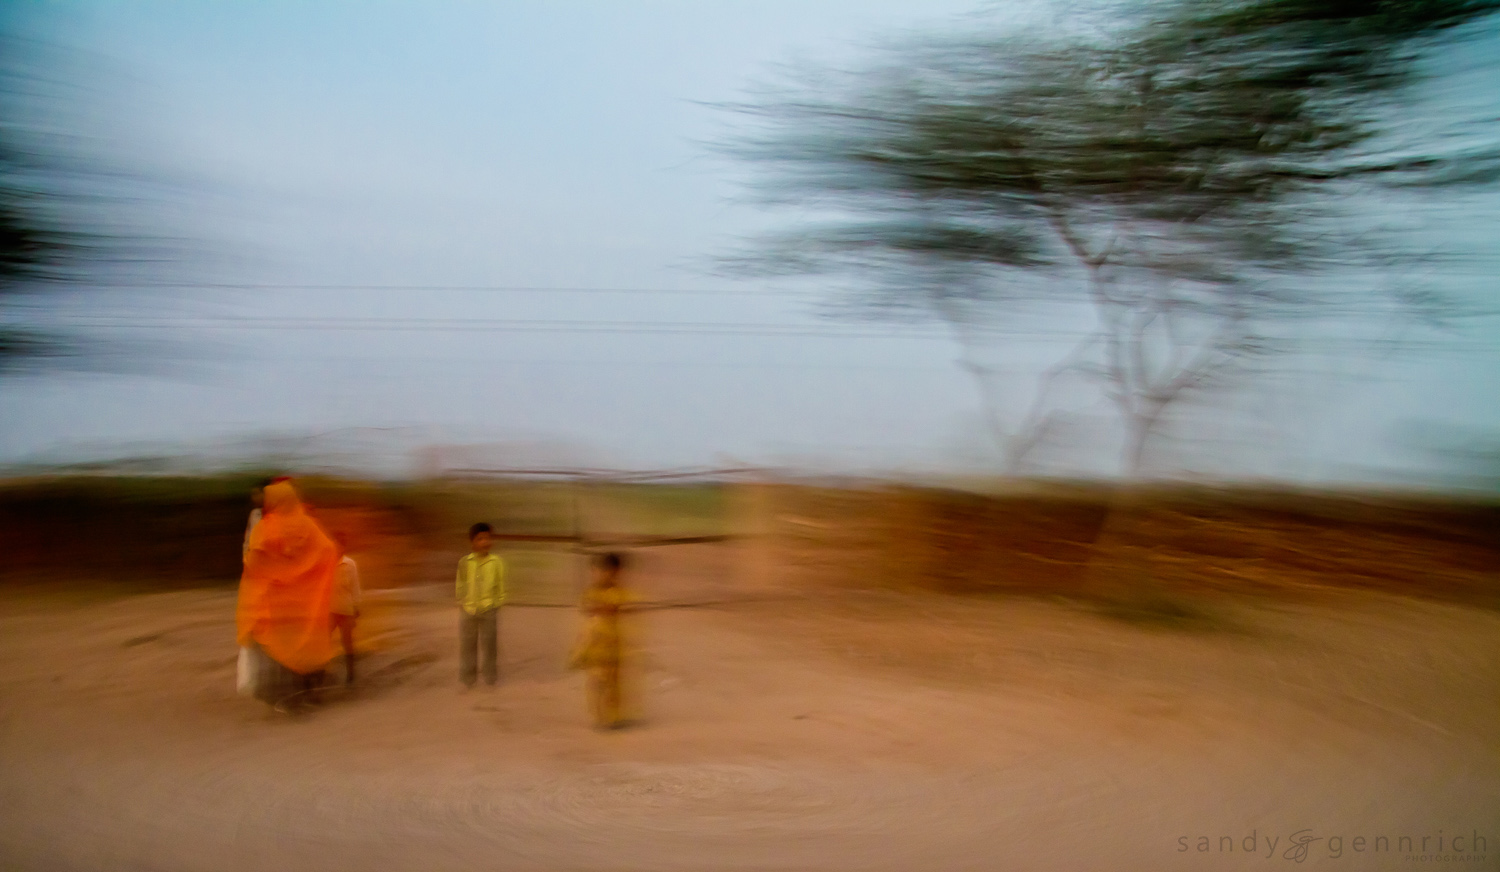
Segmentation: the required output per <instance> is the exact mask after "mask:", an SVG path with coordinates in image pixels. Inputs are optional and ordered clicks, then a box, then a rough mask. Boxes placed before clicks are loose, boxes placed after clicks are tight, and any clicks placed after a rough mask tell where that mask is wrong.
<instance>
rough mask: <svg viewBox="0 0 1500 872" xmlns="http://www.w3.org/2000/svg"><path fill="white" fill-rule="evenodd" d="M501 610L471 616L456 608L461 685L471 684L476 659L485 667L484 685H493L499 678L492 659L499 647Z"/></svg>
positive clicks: (475, 670) (491, 610)
mask: <svg viewBox="0 0 1500 872" xmlns="http://www.w3.org/2000/svg"><path fill="white" fill-rule="evenodd" d="M499 617H500V610H499V609H490V610H489V611H487V612H480V613H479V614H477V615H471V614H469V613H468V612H466V611H464V610H463V609H459V610H458V677H459V679H460V680H461V681H463V683H464V684H468V685H472V684H473V683H474V678H475V675H476V672H477V669H476V668H475V666H476V663H475V661H476V659H477V660H480V661H482V663H481V664H479V665H480V666H481V667H482V668H483V669H484V682H485V684H494V683H495V680H496V679H497V678H498V677H499V674H498V669H497V668H496V665H495V658H496V655H497V653H498V650H499V636H500V632H499V630H500V620H499Z"/></svg>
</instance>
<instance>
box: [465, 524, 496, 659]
mask: <svg viewBox="0 0 1500 872" xmlns="http://www.w3.org/2000/svg"><path fill="white" fill-rule="evenodd" d="M494 543H495V537H494V531H492V530H491V529H490V525H489V524H484V523H479V524H475V525H474V526H472V527H470V528H469V547H470V549H472V550H470V551H469V553H468V554H465V555H464V556H463V557H462V558H460V559H459V561H458V579H457V582H456V585H455V594H456V596H457V598H458V607H459V612H458V662H459V666H458V678H459V680H460V681H462V682H463V683H464V687H465V688H470V687H473V686H474V679H475V678H476V677H477V673H478V672H479V671H480V670H483V672H484V683H485V684H488V685H489V686H491V687H493V686H494V685H495V682H496V681H497V680H499V668H498V666H497V665H496V662H495V661H496V659H497V656H498V653H499V647H500V642H499V638H500V607H501V606H503V605H505V561H503V560H501V559H500V558H499V557H498V556H496V555H494V554H491V553H490V548H491V547H492V546H493V545H494ZM476 661H478V662H476Z"/></svg>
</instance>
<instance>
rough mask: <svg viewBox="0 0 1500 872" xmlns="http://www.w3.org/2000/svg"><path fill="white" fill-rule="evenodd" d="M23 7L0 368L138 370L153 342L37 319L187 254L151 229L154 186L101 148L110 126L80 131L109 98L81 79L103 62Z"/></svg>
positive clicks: (2, 178)
mask: <svg viewBox="0 0 1500 872" xmlns="http://www.w3.org/2000/svg"><path fill="white" fill-rule="evenodd" d="M23 11H24V8H23V7H21V6H20V5H19V4H0V371H3V370H6V369H13V368H15V367H18V366H23V365H35V364H38V363H49V362H50V363H51V364H56V363H63V362H66V363H67V364H68V365H70V366H71V365H83V366H85V367H94V366H100V365H102V366H105V367H107V368H111V369H120V368H125V369H130V368H135V367H136V366H137V365H138V364H139V363H140V359H139V358H140V356H141V354H142V353H143V351H144V349H143V348H142V347H137V346H136V345H134V344H131V343H122V342H118V341H112V340H104V339H101V338H100V337H84V336H81V335H77V334H76V333H74V332H69V331H64V330H60V329H57V328H55V327H50V326H47V323H46V319H37V318H36V317H35V315H36V314H37V312H38V311H39V310H44V309H45V301H47V300H48V299H55V298H57V297H58V296H59V295H63V294H70V293H73V292H79V291H82V292H91V291H98V290H102V289H106V288H109V287H112V286H115V285H118V284H120V283H122V282H123V283H125V284H132V283H134V284H137V285H139V284H140V278H141V267H142V266H143V265H144V266H146V268H147V270H149V269H150V268H151V266H152V265H156V264H160V263H163V262H166V261H169V260H171V259H172V258H173V257H174V256H176V255H178V254H180V253H181V252H175V251H171V250H169V249H170V248H171V246H169V245H168V244H167V242H166V241H165V240H163V239H161V238H159V237H157V236H155V235H154V234H151V233H149V232H147V231H145V230H144V227H145V224H146V222H145V220H143V216H144V206H145V204H146V202H147V201H148V200H150V199H152V197H153V196H154V194H151V193H147V188H149V187H150V185H149V184H148V183H147V180H146V179H144V178H142V177H140V176H139V175H138V174H135V173H132V172H130V171H128V170H126V169H124V168H123V167H122V166H121V165H120V162H119V161H118V160H116V159H114V158H112V157H110V156H108V153H107V152H105V151H101V149H100V147H99V146H100V144H101V141H104V144H105V146H106V148H107V147H108V143H107V141H105V140H106V138H107V137H108V135H109V134H108V132H105V133H102V134H101V133H98V132H95V133H93V134H92V135H89V134H86V133H85V132H84V130H83V129H80V128H81V127H82V125H83V124H86V123H87V122H83V121H82V120H81V119H85V118H87V117H88V113H89V112H90V111H91V110H92V107H93V104H94V103H95V102H97V100H98V99H99V98H98V96H97V95H91V94H89V93H88V89H87V87H86V86H84V85H82V84H81V82H82V81H86V80H88V79H89V78H90V77H97V76H99V75H100V73H99V71H98V70H97V69H92V68H91V65H90V59H87V58H84V57H82V56H80V55H78V54H77V53H74V52H71V51H69V50H67V49H64V48H61V47H58V46H53V45H48V44H44V43H41V42H38V41H36V40H34V39H31V38H28V37H26V36H25V35H24V34H23V31H24V28H23V27H22V26H20V24H19V23H18V22H22V21H24V20H25V16H24V15H23V14H21V13H22V12H23ZM146 278H148V279H149V275H147V276H146ZM39 304H41V305H40V306H39Z"/></svg>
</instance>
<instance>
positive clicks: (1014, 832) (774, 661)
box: [0, 586, 1500, 872]
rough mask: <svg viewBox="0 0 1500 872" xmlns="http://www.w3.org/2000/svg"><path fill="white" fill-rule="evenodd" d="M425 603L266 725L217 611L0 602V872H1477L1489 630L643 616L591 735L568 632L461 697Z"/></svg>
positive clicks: (784, 606)
mask: <svg viewBox="0 0 1500 872" xmlns="http://www.w3.org/2000/svg"><path fill="white" fill-rule="evenodd" d="M447 593H448V591H447V587H446V586H433V587H424V588H410V589H406V590H397V591H379V592H376V593H374V594H372V595H371V604H370V615H369V620H368V622H367V624H366V627H365V630H366V632H365V635H364V644H365V645H366V646H367V647H368V649H369V650H368V651H367V653H366V654H365V657H364V666H363V669H364V674H363V677H362V679H363V680H362V682H361V685H360V688H359V690H358V691H357V692H356V693H353V694H349V695H345V694H342V693H335V694H331V695H330V696H329V698H328V699H327V700H326V701H325V703H324V704H323V705H322V707H321V708H320V709H319V710H317V711H315V712H313V713H312V714H310V715H307V716H303V717H285V716H279V715H275V714H274V713H271V712H269V711H268V710H267V709H266V708H265V707H264V706H262V705H260V704H258V703H256V702H254V701H252V700H248V699H245V698H242V697H239V696H236V695H235V693H234V688H233V684H234V655H235V650H234V647H233V618H232V612H233V603H234V593H233V591H232V590H228V589H202V590H185V591H176V592H167V593H130V592H127V591H121V590H108V589H102V588H101V589H92V588H89V589H80V590H76V591H73V592H70V593H67V594H62V593H59V592H57V590H56V589H55V588H49V589H45V590H44V589H40V588H36V587H25V586H12V587H9V588H6V589H4V590H3V591H0V664H3V665H0V869H4V870H56V872H66V870H111V872H134V870H141V872H147V870H149V872H179V870H181V872H187V870H236V872H240V870H243V872H258V870H276V872H300V870H319V872H340V870H362V872H363V870H392V872H401V870H412V872H418V870H420V872H444V870H471V869H472V870H479V869H483V870H605V869H608V870H616V869H619V870H627V869H628V870H718V869H725V870H729V869H734V870H773V869H774V870H887V869H888V870H915V869H922V870H959V869H972V870H1001V869H1019V870H1050V869H1058V870H1080V869H1141V870H1147V869H1150V870H1175V869H1184V870H1186V869H1214V870H1218V869H1225V870H1235V869H1261V868H1268V867H1283V866H1287V865H1288V864H1296V865H1300V866H1320V867H1324V868H1345V869H1359V870H1371V869H1405V868H1411V866H1412V865H1413V864H1414V863H1416V864H1426V863H1441V864H1442V866H1441V868H1457V869H1500V753H1497V752H1500V731H1497V729H1496V724H1497V723H1500V718H1497V715H1500V614H1497V613H1496V612H1493V611H1485V610H1478V609H1470V608H1464V607H1459V606H1451V605H1441V604H1434V603H1427V602H1419V601H1415V600H1408V599H1402V598H1397V597H1393V596H1387V595H1381V594H1373V593H1343V594H1337V595H1335V594H1329V595H1326V596H1324V597H1322V598H1320V599H1309V598H1303V599H1301V600H1297V601H1288V600H1277V601H1272V600H1264V599H1262V600H1230V599H1219V600H1216V601H1215V602H1214V603H1213V604H1212V606H1211V613H1212V619H1211V620H1210V621H1208V622H1206V623H1205V625H1203V626H1195V627H1175V628H1171V627H1153V626H1150V625H1139V624H1130V623H1124V622H1120V621H1117V620H1112V619H1109V618H1106V617H1103V616H1100V615H1098V614H1095V613H1091V612H1089V611H1088V610H1086V609H1082V608H1080V607H1078V606H1076V605H1072V604H1069V603H1066V602H1054V601H1046V600H1041V599H1027V598H1019V597H1012V598H988V599H981V598H960V597H951V596H942V595H937V594H915V593H903V594H893V593H855V592H842V593H833V592H830V593H826V594H823V595H819V596H799V597H787V598H781V599H772V600H765V601H759V602H740V603H720V604H717V605H713V606H707V607H695V608H665V609H656V610H647V611H642V612H639V613H637V614H635V615H633V616H632V620H633V627H632V629H633V638H634V640H635V643H636V645H635V647H636V651H637V656H636V658H635V661H634V662H635V669H634V673H633V675H634V685H633V696H634V699H635V701H636V704H637V706H638V716H639V722H638V723H637V725H636V726H635V727H633V728H631V729H627V730H624V731H620V732H615V733H600V732H596V731H594V730H592V729H590V728H589V727H588V725H587V720H586V717H585V711H584V702H583V693H582V678H581V676H579V675H577V674H573V673H569V672H567V671H565V670H564V668H563V666H562V664H563V660H564V655H565V652H566V650H567V648H568V647H569V645H570V643H571V641H572V638H573V633H574V629H575V622H576V620H577V617H576V614H575V613H574V612H572V611H570V610H568V609H563V608H540V607H511V608H508V609H507V612H506V613H505V615H504V617H503V624H502V631H501V632H502V639H503V655H502V682H501V686H499V687H498V688H496V689H494V690H490V691H486V690H476V691H473V692H469V693H460V692H459V686H458V682H457V680H456V671H457V652H456V651H455V650H454V648H455V644H454V638H455V634H456V626H455V625H456V618H455V612H454V610H453V607H452V606H451V605H450V604H448V602H447V601H446V600H445V596H446V595H447ZM1476 834H1477V835H1478V836H1479V837H1480V838H1481V839H1483V840H1484V841H1483V846H1482V849H1481V846H1480V844H1478V843H1476V841H1475V838H1474V837H1475V835H1476ZM1454 837H1460V838H1461V839H1462V841H1461V842H1459V843H1455V841H1454ZM1403 839H1406V840H1408V841H1402V840H1403ZM1439 840H1441V842H1440V841H1439ZM1440 846H1441V847H1440ZM1299 858H1300V859H1299Z"/></svg>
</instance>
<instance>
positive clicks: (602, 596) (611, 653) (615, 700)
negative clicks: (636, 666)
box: [569, 587, 627, 727]
mask: <svg viewBox="0 0 1500 872" xmlns="http://www.w3.org/2000/svg"><path fill="white" fill-rule="evenodd" d="M626 601H627V597H626V595H625V593H624V591H622V590H620V588H618V587H612V588H590V589H589V591H588V593H586V594H584V598H583V607H584V610H585V611H586V612H588V620H587V622H586V623H585V624H584V627H583V634H582V635H581V636H580V637H579V639H578V644H577V645H576V646H575V647H574V649H573V655H572V657H571V658H570V659H569V665H570V666H572V667H573V668H574V669H585V670H587V671H588V674H589V708H590V709H591V710H592V711H593V715H594V720H595V722H596V723H597V724H598V725H599V726H601V727H617V726H619V725H620V724H621V723H622V721H623V705H622V701H621V691H620V661H621V659H622V654H623V650H624V644H623V640H622V639H621V634H620V607H621V606H622V605H624V604H625V602H626Z"/></svg>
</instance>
